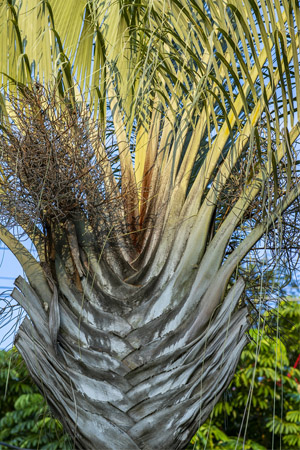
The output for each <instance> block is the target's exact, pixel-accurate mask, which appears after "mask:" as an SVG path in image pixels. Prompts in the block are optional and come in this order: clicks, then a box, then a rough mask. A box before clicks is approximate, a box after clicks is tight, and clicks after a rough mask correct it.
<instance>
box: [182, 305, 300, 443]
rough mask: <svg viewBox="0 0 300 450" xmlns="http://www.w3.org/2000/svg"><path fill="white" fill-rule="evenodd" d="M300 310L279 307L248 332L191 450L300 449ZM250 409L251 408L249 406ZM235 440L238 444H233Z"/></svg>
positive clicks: (291, 306) (297, 307)
mask: <svg viewBox="0 0 300 450" xmlns="http://www.w3.org/2000/svg"><path fill="white" fill-rule="evenodd" d="M299 318H300V304H299V303H298V302H296V301H288V302H282V303H281V304H280V307H279V308H278V309H277V314H275V313H274V311H272V313H271V314H270V313H269V312H268V313H265V314H264V316H263V319H264V320H265V322H262V323H261V328H260V330H258V329H257V327H255V328H253V329H251V330H250V335H251V337H252V341H251V343H250V344H249V345H248V346H247V347H246V348H245V349H244V350H243V352H242V355H241V360H240V362H239V365H238V367H237V371H236V373H235V375H234V378H233V380H232V382H231V384H230V386H229V387H228V389H227V391H226V392H225V394H224V397H223V399H222V400H221V401H219V403H218V404H217V405H216V406H215V408H214V410H213V412H212V414H211V416H210V418H209V419H208V420H207V421H206V422H205V424H203V425H202V426H201V427H200V429H199V430H198V432H197V434H196V435H195V437H194V438H193V440H192V444H191V445H190V447H189V448H194V450H197V449H201V448H203V446H206V448H209V449H210V448H211V449H222V448H225V449H239V448H241V449H243V448H245V449H253V450H267V449H270V448H274V449H277V448H278V449H279V448H283V449H298V448H299V447H300V413H299V406H300V383H299V381H300V371H299V367H298V368H294V367H293V366H294V365H295V362H296V361H297V359H298V357H299V352H300V347H299V338H300V329H299V323H300V321H299ZM250 404H251V406H250ZM238 440H240V443H239V444H237V442H238Z"/></svg>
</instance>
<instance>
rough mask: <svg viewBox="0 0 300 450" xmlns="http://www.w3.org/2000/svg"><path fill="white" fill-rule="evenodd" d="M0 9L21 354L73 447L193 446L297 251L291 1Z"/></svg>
mask: <svg viewBox="0 0 300 450" xmlns="http://www.w3.org/2000/svg"><path fill="white" fill-rule="evenodd" d="M80 5H81V6H82V8H81V7H80ZM0 8H1V9H0V17H1V19H0V20H1V23H0V26H1V47H0V48H1V50H0V51H1V53H0V64H2V66H1V69H2V72H3V73H6V75H3V86H4V87H5V88H6V92H7V95H4V97H3V101H2V112H3V118H2V119H3V120H2V128H1V130H2V133H1V142H0V147H1V158H0V162H1V218H2V225H1V228H0V238H1V240H2V241H3V242H4V243H5V244H6V245H7V246H8V247H9V248H10V249H11V250H12V251H13V252H14V253H15V255H16V256H17V258H18V259H19V261H20V262H21V264H22V265H23V267H24V270H25V272H26V276H27V281H25V280H23V279H22V278H18V279H17V280H16V282H15V284H16V289H15V290H14V291H13V294H12V295H13V297H14V298H15V299H16V300H17V302H19V304H20V305H22V306H23V307H24V309H25V310H26V312H27V314H28V317H27V318H26V319H25V320H24V322H23V323H22V325H21V327H20V329H19V332H18V335H17V338H16V346H17V348H18V349H19V351H20V353H21V354H22V356H23V357H24V359H25V361H26V364H27V366H28V369H29V371H30V374H31V375H32V377H33V379H34V381H35V382H36V383H37V385H38V386H39V388H40V390H41V391H42V392H43V395H45V397H46V398H47V400H48V403H49V405H50V407H51V408H52V410H53V411H54V412H55V414H56V415H57V417H59V418H60V419H61V421H62V423H63V425H64V427H65V429H66V430H67V431H68V432H69V433H70V434H71V436H72V437H73V439H74V443H75V446H77V447H79V448H87V447H89V448H103V449H105V448H120V449H121V448H124V449H128V448H131V449H141V448H158V447H162V448H168V449H169V448H174V449H176V448H184V447H185V446H186V445H187V444H188V442H189V440H190V438H191V436H192V435H193V433H194V432H195V431H196V429H197V427H198V426H199V424H201V423H202V422H204V421H205V419H206V418H207V417H208V415H209V413H210V411H211V410H212V408H213V406H214V404H215V403H216V402H217V401H218V399H219V397H220V395H221V394H222V392H223V391H224V389H225V388H226V386H227V385H228V383H229V381H230V379H231V378H232V376H233V374H234V370H235V367H236V364H237V362H238V359H239V356H240V353H241V351H242V349H243V347H244V346H245V344H246V342H247V337H246V335H245V332H246V331H247V329H248V328H249V326H250V322H251V321H249V320H248V314H249V309H250V310H251V309H252V310H253V319H255V314H256V305H255V304H254V303H253V301H252V300H253V299H254V298H257V297H258V295H259V296H260V298H261V299H262V301H263V299H264V298H265V294H268V298H269V292H268V290H269V284H268V283H267V285H266V288H265V289H264V288H262V286H264V282H263V273H260V268H261V267H262V268H263V271H262V272H264V269H265V268H266V266H267V268H268V270H271V269H272V267H273V266H276V265H278V264H279V261H280V257H286V254H289V251H290V249H292V248H293V246H294V245H293V244H294V241H295V239H296V238H297V228H296V227H295V223H296V221H297V215H298V211H299V207H298V204H296V202H297V199H298V196H299V192H300V191H299V188H300V185H299V179H298V159H297V152H298V144H297V138H298V136H299V131H300V127H299V124H298V122H297V111H298V102H299V98H300V78H299V36H298V29H299V20H300V16H299V14H300V12H299V5H298V2H297V1H296V0H293V1H282V2H279V1H277V0H274V1H273V2H270V1H269V0H245V1H243V2H242V3H241V2H240V1H237V0H232V1H231V2H228V1H225V0H217V1H206V2H202V1H184V0H183V1H177V0H174V1H169V2H168V3H164V2H160V1H153V2H151V3H149V2H143V1H141V0H138V1H131V2H129V1H127V0H126V1H125V0H122V1H120V2H108V1H107V2H101V1H96V0H94V1H88V2H86V1H84V2H78V1H77V0H76V2H75V1H74V0H68V1H66V2H63V3H62V2H61V1H58V0H48V1H46V0H43V1H41V2H36V1H35V0H26V1H23V2H18V1H16V2H13V1H12V0H6V1H4V2H3V3H2V4H1V7H0ZM241 8H243V9H241ZM32 78H36V79H38V80H39V81H40V83H33V85H32V84H31V81H32ZM47 83H49V85H48V84H47ZM284 211H287V215H286V216H285V218H284V220H282V215H283V213H284ZM14 226H19V227H21V228H22V229H23V230H24V234H25V235H27V236H29V237H30V238H31V240H32V242H33V244H34V246H35V248H36V250H37V255H38V256H37V258H35V257H33V255H32V254H31V253H30V252H28V250H26V248H25V247H24V246H23V245H22V242H21V240H20V239H17V238H16V236H14V234H13V230H14V228H13V227H14ZM261 247H262V250H261ZM262 254H263V256H264V263H263V264H260V265H259V264H256V261H257V260H258V259H260V258H261V256H262ZM251 305H253V306H252V307H251ZM158 428H159V430H160V432H159V433H158V432H157V430H158ZM99 430H102V432H101V433H99Z"/></svg>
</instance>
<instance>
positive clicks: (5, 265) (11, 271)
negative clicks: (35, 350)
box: [0, 242, 24, 349]
mask: <svg viewBox="0 0 300 450" xmlns="http://www.w3.org/2000/svg"><path fill="white" fill-rule="evenodd" d="M18 275H24V273H23V269H22V267H21V265H20V264H19V262H18V260H17V258H16V257H15V256H14V255H13V254H12V252H11V251H10V250H9V249H8V248H7V247H5V245H3V243H1V242H0V294H1V295H0V310H1V309H2V308H3V307H4V306H5V300H4V299H3V294H4V295H5V294H8V292H9V291H11V290H12V289H13V287H14V279H15V278H17V276H18ZM13 316H14V318H13V320H10V322H9V323H8V324H6V326H3V324H2V323H1V322H0V349H3V348H9V347H11V345H12V343H13V337H14V334H15V333H13V334H12V335H11V336H9V337H8V338H6V339H4V337H5V334H6V333H8V332H9V331H10V330H13V329H14V328H15V327H16V326H17V327H18V315H17V311H16V312H15V313H14V314H13Z"/></svg>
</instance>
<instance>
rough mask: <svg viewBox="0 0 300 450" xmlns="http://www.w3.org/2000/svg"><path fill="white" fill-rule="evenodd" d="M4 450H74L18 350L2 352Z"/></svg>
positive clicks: (0, 388)
mask: <svg viewBox="0 0 300 450" xmlns="http://www.w3.org/2000/svg"><path fill="white" fill-rule="evenodd" d="M0 392H1V397H0V411H1V413H0V449H1V450H5V449H7V447H6V446H3V445H1V443H2V442H4V443H6V444H10V445H13V446H16V447H22V448H32V449H33V448H36V449H43V450H58V449H67V448H71V445H70V443H69V442H68V437H67V435H65V434H63V432H62V426H61V424H60V423H59V422H58V420H56V419H54V418H53V417H52V416H51V414H50V411H49V408H48V406H47V404H46V402H45V399H44V397H43V396H42V395H41V394H40V393H39V392H38V389H37V387H36V386H35V385H34V384H33V382H32V380H31V378H30V376H29V374H28V371H27V369H26V365H25V363H24V361H23V360H22V358H21V357H20V355H19V354H18V352H17V351H16V349H15V348H13V349H12V350H10V351H8V352H6V351H4V350H2V351H0Z"/></svg>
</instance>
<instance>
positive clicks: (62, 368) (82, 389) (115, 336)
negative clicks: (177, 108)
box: [13, 249, 249, 450]
mask: <svg viewBox="0 0 300 450" xmlns="http://www.w3.org/2000/svg"><path fill="white" fill-rule="evenodd" d="M80 252H81V255H82V256H83V252H82V249H80ZM85 252H86V253H87V254H89V257H90V258H89V261H90V263H88V262H87V261H85V264H82V267H81V277H80V285H81V288H82V290H81V289H79V287H78V286H77V287H76V286H75V283H74V280H72V279H71V278H70V276H68V274H67V270H66V268H65V267H64V263H63V261H62V259H60V258H62V255H63V252H62V251H61V252H60V256H59V255H57V256H56V277H57V280H56V283H55V286H56V288H57V292H58V305H59V317H60V327H59V332H58V337H57V346H56V343H53V339H52V337H51V336H52V335H53V330H52V333H51V332H50V330H49V311H50V310H51V308H53V305H51V301H53V297H54V292H53V293H52V300H51V299H50V301H49V293H47V292H44V294H43V293H42V292H37V289H36V288H35V289H34V288H33V287H32V286H30V285H29V284H28V283H27V282H25V281H24V280H23V279H22V278H21V277H19V278H18V279H17V280H16V282H15V284H16V286H17V288H18V289H14V291H13V297H14V298H15V299H16V300H17V301H18V302H19V303H20V304H21V305H22V306H23V307H24V308H25V310H26V311H27V313H28V315H29V317H30V320H29V319H28V318H26V319H25V320H24V321H23V323H22V325H21V327H20V329H19V332H18V335H17V338H16V347H17V348H18V350H19V351H20V353H21V355H22V356H23V358H24V360H25V362H26V364H27V366H28V369H29V372H30V374H31V376H32V377H33V379H34V381H35V382H36V384H37V385H38V387H39V389H40V391H41V392H42V394H43V395H44V396H45V397H46V399H47V401H48V403H49V405H50V407H51V409H52V410H53V412H54V413H55V415H56V416H57V417H58V418H59V419H60V420H61V422H62V423H63V425H64V427H65V429H66V430H67V431H68V432H69V434H70V435H71V436H72V438H73V439H74V446H75V448H82V449H85V450H87V449H95V450H96V449H103V450H104V449H113V450H115V449H118V450H121V449H124V450H129V449H130V450H133V449H149V450H152V449H168V450H169V449H184V448H185V447H186V445H187V444H188V442H189V441H190V439H191V437H192V436H193V434H194V433H195V432H196V430H197V428H198V427H199V426H200V425H201V424H202V423H203V422H204V421H205V420H206V418H207V417H208V415H209V414H210V412H211V411H212V408H213V406H214V405H215V403H216V402H217V401H218V399H219V398H220V396H221V394H222V392H224V390H225V389H226V387H227V386H228V384H229V382H230V380H231V378H232V377H233V375H234V371H235V367H236V365H237V363H238V360H239V357H240V353H241V351H242V349H243V347H244V346H245V344H246V343H247V336H246V335H245V331H246V330H247V329H248V327H249V323H248V322H247V318H246V316H247V309H246V308H245V307H242V308H237V305H238V302H239V299H240V296H241V294H242V291H243V289H244V282H243V280H242V279H239V280H238V281H237V282H236V283H235V284H234V286H233V287H232V288H231V289H230V290H229V291H228V292H227V295H226V297H225V299H224V301H223V303H222V305H221V306H220V305H219V306H217V307H216V308H213V310H212V312H213V315H211V312H210V313H209V314H208V311H207V306H206V302H207V301H209V299H211V298H212V297H213V294H214V293H216V292H217V293H218V291H219V289H218V286H215V285H214V284H213V283H212V284H210V285H209V287H208V288H206V289H203V290H202V291H203V292H202V293H201V292H200V291H201V289H200V291H198V292H197V293H195V294H194V297H193V298H191V292H193V290H192V289H191V286H193V285H194V283H195V279H196V278H199V272H198V275H197V277H196V275H195V274H194V273H191V275H190V279H189V280H188V281H186V282H185V283H184V284H183V285H182V286H181V287H180V289H179V288H178V286H177V288H176V290H177V293H176V292H175V291H174V290H172V289H170V288H169V287H170V286H171V285H172V284H174V280H173V278H172V276H170V277H168V279H167V282H166V283H165V284H164V285H162V283H160V282H159V281H158V280H157V279H152V281H151V283H150V284H147V283H145V285H138V286H137V285H133V284H132V285H131V284H129V283H126V282H122V281H121V280H120V279H117V277H116V276H115V275H114V274H113V273H112V271H111V270H110V267H109V264H108V262H107V261H106V262H105V261H101V263H100V262H99V263H98V264H97V265H96V264H95V261H94V263H93V264H92V263H91V261H92V260H93V258H92V256H91V251H90V250H87V249H85ZM83 260H84V258H83ZM92 266H93V270H92ZM113 275H114V276H113ZM173 276H175V275H173ZM109 280H110V281H111V282H110V283H109ZM50 287H51V289H52V290H54V287H53V285H51V284H50ZM216 287H217V289H216ZM49 292H50V291H49ZM217 296H218V294H217ZM175 297H176V298H175ZM187 299H188V301H187ZM205 299H206V300H205ZM162 303H164V304H165V308H164V310H163V311H162V312H160V313H158V314H157V317H155V318H153V319H152V320H151V314H152V316H153V315H155V314H154V313H153V308H154V306H155V305H159V304H162ZM187 304H188V305H189V309H188V310H187V309H186V305H187ZM218 304H219V302H218ZM49 305H50V306H49ZM201 305H202V306H201ZM151 311H152V312H151ZM183 312H184V314H183ZM177 317H179V318H180V322H179V323H176V320H177ZM201 318H202V320H201ZM195 319H196V320H195ZM52 326H53V325H52Z"/></svg>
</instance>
